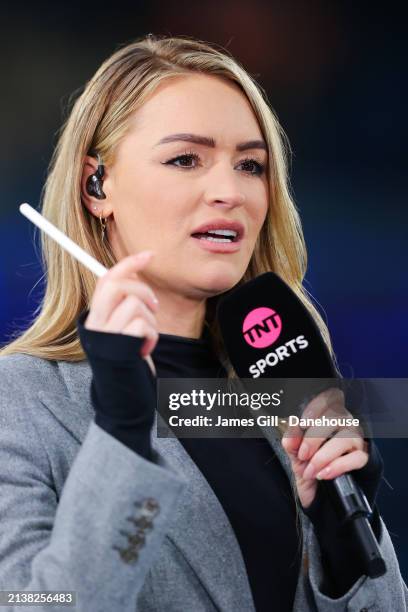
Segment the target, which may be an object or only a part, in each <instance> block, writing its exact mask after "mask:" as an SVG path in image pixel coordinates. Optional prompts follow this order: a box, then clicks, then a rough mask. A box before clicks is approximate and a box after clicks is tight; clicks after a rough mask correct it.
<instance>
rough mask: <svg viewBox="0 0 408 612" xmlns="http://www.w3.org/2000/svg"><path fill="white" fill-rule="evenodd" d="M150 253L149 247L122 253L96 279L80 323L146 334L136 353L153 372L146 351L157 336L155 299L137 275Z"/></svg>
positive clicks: (108, 330) (113, 330)
mask: <svg viewBox="0 0 408 612" xmlns="http://www.w3.org/2000/svg"><path fill="white" fill-rule="evenodd" d="M152 255H153V253H152V252H151V251H142V252H141V253H138V254H137V255H130V256H129V257H125V258H124V259H122V260H121V261H120V262H119V263H117V264H116V265H115V266H113V267H112V268H111V269H110V270H109V271H108V272H107V273H106V274H105V275H104V276H102V277H101V278H99V279H98V282H97V284H96V288H95V292H94V294H93V296H92V301H91V306H90V309H89V314H88V316H87V318H86V321H85V323H84V327H85V328H87V329H91V330H95V331H102V332H113V333H120V334H127V335H129V336H135V337H138V338H146V341H145V342H144V344H143V345H142V348H141V350H140V354H141V356H142V357H143V358H144V359H146V361H147V362H148V364H149V366H150V368H151V370H152V372H153V374H154V375H155V374H156V370H155V367H154V364H153V361H152V358H151V357H150V353H151V352H152V351H153V349H154V347H155V346H156V343H157V340H158V338H159V332H158V329H157V320H156V316H155V312H157V309H158V301H157V298H156V296H155V295H154V293H153V291H152V289H151V288H150V287H149V286H148V285H147V284H146V283H144V282H142V281H141V280H140V278H139V277H138V272H139V271H140V270H142V269H143V268H144V267H145V266H146V265H147V263H148V262H149V261H150V259H151V256H152Z"/></svg>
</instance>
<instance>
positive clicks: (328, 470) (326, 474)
mask: <svg viewBox="0 0 408 612" xmlns="http://www.w3.org/2000/svg"><path fill="white" fill-rule="evenodd" d="M367 462H368V453H366V452H365V451H362V450H356V451H353V452H352V453H348V454H347V455H343V456H342V457H338V458H337V459H335V460H334V461H332V462H331V463H330V464H329V465H327V466H326V467H324V468H323V469H322V470H320V472H318V473H317V474H316V478H317V479H318V480H331V479H332V478H337V476H341V475H342V474H345V473H346V472H351V471H352V470H359V469H361V468H362V467H364V466H365V465H366V463H367Z"/></svg>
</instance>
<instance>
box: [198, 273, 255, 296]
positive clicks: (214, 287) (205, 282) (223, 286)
mask: <svg viewBox="0 0 408 612" xmlns="http://www.w3.org/2000/svg"><path fill="white" fill-rule="evenodd" d="M222 267H223V266H218V269H216V268H214V270H201V273H200V275H199V278H197V286H199V287H201V288H202V289H203V290H204V291H205V292H208V293H210V294H211V295H217V294H219V293H224V291H229V290H230V289H232V287H234V286H235V285H236V284H237V283H238V282H239V280H240V279H241V278H242V276H243V274H244V272H242V271H241V270H240V269H234V268H233V267H231V268H230V269H229V270H227V269H224V270H223V269H222Z"/></svg>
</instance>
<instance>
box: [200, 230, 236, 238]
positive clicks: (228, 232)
mask: <svg viewBox="0 0 408 612" xmlns="http://www.w3.org/2000/svg"><path fill="white" fill-rule="evenodd" d="M207 233H208V234H217V235H218V236H233V237H234V238H235V236H236V235H237V234H238V232H236V231H235V230H228V229H225V230H224V229H215V230H208V232H207Z"/></svg>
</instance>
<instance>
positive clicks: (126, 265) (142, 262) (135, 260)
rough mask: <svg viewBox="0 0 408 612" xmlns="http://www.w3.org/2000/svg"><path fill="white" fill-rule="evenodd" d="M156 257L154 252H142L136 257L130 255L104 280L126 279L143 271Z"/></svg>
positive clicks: (104, 277)
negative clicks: (153, 257)
mask: <svg viewBox="0 0 408 612" xmlns="http://www.w3.org/2000/svg"><path fill="white" fill-rule="evenodd" d="M153 255H154V252H153V251H141V252H140V253H136V254H135V255H128V256H127V257H124V258H123V259H121V260H120V261H119V262H118V263H117V264H115V265H114V266H113V267H112V268H110V269H109V270H108V272H107V274H105V276H103V277H102V279H106V278H110V279H120V278H126V277H128V276H129V275H130V274H132V273H134V272H138V271H139V270H142V269H143V268H144V267H145V266H146V265H147V263H148V262H149V261H150V259H151V258H152V256H153Z"/></svg>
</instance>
